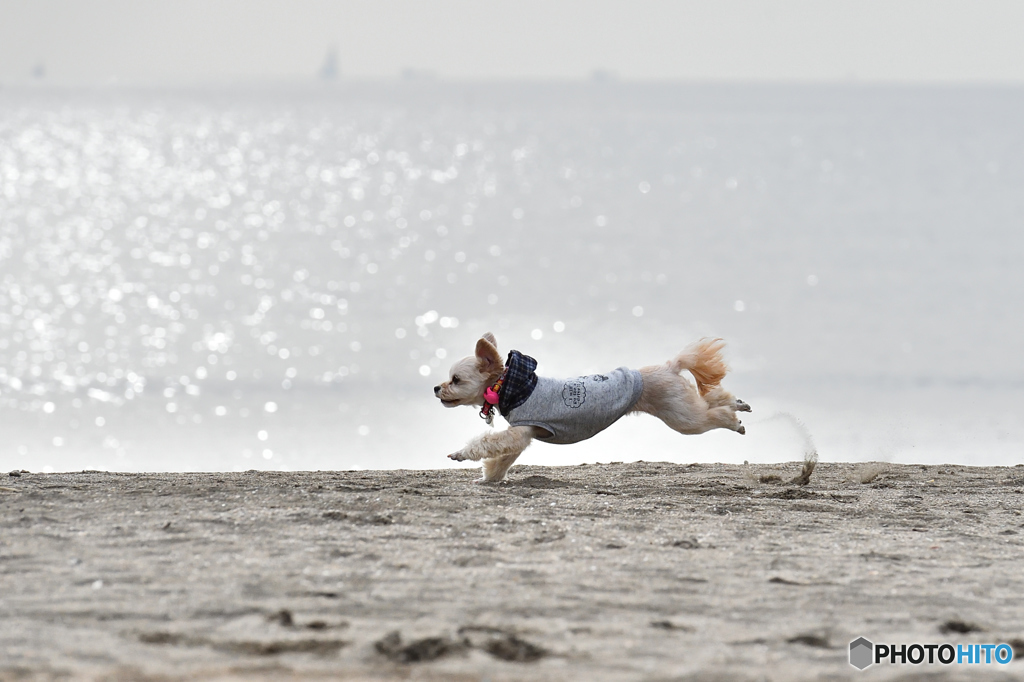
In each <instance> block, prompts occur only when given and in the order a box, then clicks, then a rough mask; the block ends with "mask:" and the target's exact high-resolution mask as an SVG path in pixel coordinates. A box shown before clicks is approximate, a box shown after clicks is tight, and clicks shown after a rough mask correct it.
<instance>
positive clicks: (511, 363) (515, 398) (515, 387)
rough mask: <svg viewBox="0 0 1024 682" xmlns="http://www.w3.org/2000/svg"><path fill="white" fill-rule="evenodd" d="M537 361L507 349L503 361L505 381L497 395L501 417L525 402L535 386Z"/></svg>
mask: <svg viewBox="0 0 1024 682" xmlns="http://www.w3.org/2000/svg"><path fill="white" fill-rule="evenodd" d="M535 369H537V361H536V360H534V359H533V358H531V357H530V356H529V355H523V354H522V353H520V352H519V351H517V350H514V351H509V354H508V360H506V361H505V383H504V384H503V385H502V387H501V395H499V396H498V410H499V411H500V412H501V416H502V417H507V416H508V413H509V412H511V411H512V410H514V409H516V408H517V407H519V406H520V405H522V404H523V403H525V402H526V401H527V400H528V399H529V397H530V395H531V394H532V393H533V389H535V388H536V387H537V375H536V374H534V373H533V370H535Z"/></svg>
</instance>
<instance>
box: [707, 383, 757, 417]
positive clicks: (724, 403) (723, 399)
mask: <svg viewBox="0 0 1024 682" xmlns="http://www.w3.org/2000/svg"><path fill="white" fill-rule="evenodd" d="M704 400H705V401H707V404H708V407H729V408H732V409H733V410H735V411H736V412H750V411H751V410H750V405H748V404H746V403H745V402H743V401H742V400H740V399H739V398H737V397H736V396H734V395H733V394H732V393H729V391H727V390H725V389H724V388H722V387H721V386H715V387H714V388H712V389H711V390H710V391H708V392H707V394H705V396H704Z"/></svg>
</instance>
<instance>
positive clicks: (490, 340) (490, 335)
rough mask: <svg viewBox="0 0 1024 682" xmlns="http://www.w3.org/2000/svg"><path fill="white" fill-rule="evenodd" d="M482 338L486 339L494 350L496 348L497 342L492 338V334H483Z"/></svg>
mask: <svg viewBox="0 0 1024 682" xmlns="http://www.w3.org/2000/svg"><path fill="white" fill-rule="evenodd" d="M483 338H485V339H487V340H488V341H489V342H490V343H491V345H492V346H494V348H495V349H497V348H498V340H497V339H496V338H494V334H492V333H490V332H484V336H483Z"/></svg>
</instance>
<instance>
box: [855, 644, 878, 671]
mask: <svg viewBox="0 0 1024 682" xmlns="http://www.w3.org/2000/svg"><path fill="white" fill-rule="evenodd" d="M874 657H875V645H874V644H872V643H871V642H869V641H868V640H866V639H864V638H863V637H858V638H857V639H855V640H853V641H852V642H850V665H852V666H853V667H854V668H856V669H857V670H864V668H866V667H868V666H869V665H871V664H872V663H874V660H873V659H874Z"/></svg>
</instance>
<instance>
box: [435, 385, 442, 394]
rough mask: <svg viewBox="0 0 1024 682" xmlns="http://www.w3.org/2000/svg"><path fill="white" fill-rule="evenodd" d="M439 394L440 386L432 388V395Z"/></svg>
mask: <svg viewBox="0 0 1024 682" xmlns="http://www.w3.org/2000/svg"><path fill="white" fill-rule="evenodd" d="M440 392H441V387H440V386H434V395H437V394H438V393H440Z"/></svg>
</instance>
